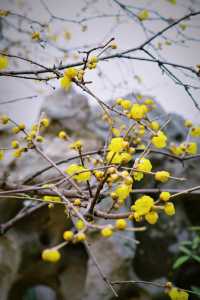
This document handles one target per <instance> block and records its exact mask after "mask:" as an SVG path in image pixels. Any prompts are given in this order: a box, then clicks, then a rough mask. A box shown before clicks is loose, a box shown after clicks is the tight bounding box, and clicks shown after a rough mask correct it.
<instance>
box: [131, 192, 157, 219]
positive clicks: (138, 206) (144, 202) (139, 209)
mask: <svg viewBox="0 0 200 300" xmlns="http://www.w3.org/2000/svg"><path fill="white" fill-rule="evenodd" d="M153 206H154V200H153V198H151V197H150V196H146V195H144V196H142V197H140V198H139V199H137V200H136V201H135V204H134V205H132V206H131V210H133V211H135V212H136V213H137V215H138V216H144V215H146V214H148V213H149V212H150V210H151V209H152V207H153Z"/></svg>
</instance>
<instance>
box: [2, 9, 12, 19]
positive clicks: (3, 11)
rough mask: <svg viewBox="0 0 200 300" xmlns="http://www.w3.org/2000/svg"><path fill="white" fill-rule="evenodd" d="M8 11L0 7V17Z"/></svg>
mask: <svg viewBox="0 0 200 300" xmlns="http://www.w3.org/2000/svg"><path fill="white" fill-rule="evenodd" d="M9 13H10V12H9V10H4V9H0V17H7V16H8V15H9Z"/></svg>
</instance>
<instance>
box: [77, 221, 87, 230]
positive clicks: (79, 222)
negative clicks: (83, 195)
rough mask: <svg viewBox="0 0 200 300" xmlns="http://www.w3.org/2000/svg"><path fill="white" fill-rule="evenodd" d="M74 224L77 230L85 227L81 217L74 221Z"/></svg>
mask: <svg viewBox="0 0 200 300" xmlns="http://www.w3.org/2000/svg"><path fill="white" fill-rule="evenodd" d="M75 226H76V228H77V229H78V230H82V229H83V228H85V223H84V222H83V221H82V220H81V219H79V220H78V221H77V222H76V224H75Z"/></svg>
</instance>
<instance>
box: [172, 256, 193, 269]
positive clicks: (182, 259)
mask: <svg viewBox="0 0 200 300" xmlns="http://www.w3.org/2000/svg"><path fill="white" fill-rule="evenodd" d="M189 258H190V257H189V256H188V255H183V256H181V257H179V258H178V259H177V260H176V261H175V263H174V264H173V269H178V268H180V266H182V265H183V264H184V263H185V262H186V261H188V260H189Z"/></svg>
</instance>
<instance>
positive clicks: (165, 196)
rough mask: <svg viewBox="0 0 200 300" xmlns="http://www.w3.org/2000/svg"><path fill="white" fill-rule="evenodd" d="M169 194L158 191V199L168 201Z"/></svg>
mask: <svg viewBox="0 0 200 300" xmlns="http://www.w3.org/2000/svg"><path fill="white" fill-rule="evenodd" d="M170 196H171V194H170V193H169V192H162V193H160V196H159V198H160V200H162V201H168V200H169V199H170Z"/></svg>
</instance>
